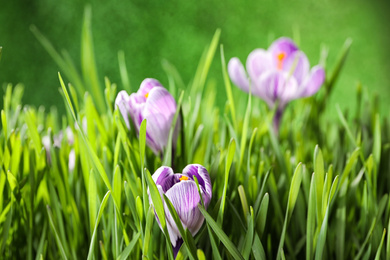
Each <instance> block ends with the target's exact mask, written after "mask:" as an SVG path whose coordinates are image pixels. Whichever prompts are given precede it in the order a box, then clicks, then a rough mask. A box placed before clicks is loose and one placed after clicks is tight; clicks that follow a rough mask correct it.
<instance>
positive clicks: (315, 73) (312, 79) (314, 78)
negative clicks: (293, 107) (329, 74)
mask: <svg viewBox="0 0 390 260" xmlns="http://www.w3.org/2000/svg"><path fill="white" fill-rule="evenodd" d="M324 81H325V70H324V68H322V67H321V66H319V65H317V66H314V67H313V68H312V69H311V71H310V75H309V76H308V77H307V78H306V79H305V81H304V84H303V93H302V94H301V96H302V97H309V96H312V95H314V94H315V93H317V91H318V90H319V89H320V87H321V85H322V84H323V83H324Z"/></svg>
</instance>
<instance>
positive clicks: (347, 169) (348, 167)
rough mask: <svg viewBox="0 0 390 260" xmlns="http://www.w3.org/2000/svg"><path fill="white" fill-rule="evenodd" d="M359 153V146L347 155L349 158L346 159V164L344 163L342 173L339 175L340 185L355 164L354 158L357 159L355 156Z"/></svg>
mask: <svg viewBox="0 0 390 260" xmlns="http://www.w3.org/2000/svg"><path fill="white" fill-rule="evenodd" d="M359 153H360V147H358V148H356V149H355V150H354V151H353V153H352V154H351V156H350V157H349V159H348V161H347V164H346V165H345V168H344V171H343V174H342V176H341V181H340V185H342V184H343V183H344V181H345V180H346V179H347V177H348V175H349V173H350V172H351V170H352V167H353V165H354V164H355V162H356V160H357V158H358V156H359Z"/></svg>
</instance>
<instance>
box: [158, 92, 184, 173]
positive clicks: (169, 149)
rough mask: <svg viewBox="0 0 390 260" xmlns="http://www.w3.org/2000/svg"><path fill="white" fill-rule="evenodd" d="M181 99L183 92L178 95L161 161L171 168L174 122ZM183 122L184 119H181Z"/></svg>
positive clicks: (176, 118)
mask: <svg viewBox="0 0 390 260" xmlns="http://www.w3.org/2000/svg"><path fill="white" fill-rule="evenodd" d="M183 97H184V91H182V92H181V93H180V97H179V100H178V102H177V107H176V112H175V116H174V117H173V120H172V124H171V129H170V130H169V136H168V143H167V147H166V149H165V154H164V160H163V165H165V166H171V165H172V161H173V160H172V159H173V158H172V154H173V151H172V143H173V133H174V132H175V128H176V122H177V120H178V119H179V115H180V109H181V103H182V102H183ZM181 120H184V119H181Z"/></svg>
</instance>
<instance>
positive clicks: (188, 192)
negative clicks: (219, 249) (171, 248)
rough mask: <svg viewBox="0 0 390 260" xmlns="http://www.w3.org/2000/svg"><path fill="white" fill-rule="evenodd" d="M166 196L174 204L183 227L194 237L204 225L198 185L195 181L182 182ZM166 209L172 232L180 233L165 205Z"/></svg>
mask: <svg viewBox="0 0 390 260" xmlns="http://www.w3.org/2000/svg"><path fill="white" fill-rule="evenodd" d="M165 195H166V196H167V197H168V199H169V200H170V201H171V202H172V205H173V207H174V208H175V210H176V212H177V214H178V216H179V217H180V220H181V222H182V224H183V227H184V228H188V230H189V231H190V232H191V234H192V235H193V236H194V235H195V234H196V233H197V232H198V231H199V229H200V227H201V226H202V224H203V215H202V213H200V211H199V209H198V204H199V203H200V197H199V193H198V188H197V186H196V183H195V182H194V181H193V180H187V181H181V182H179V183H177V184H175V185H174V186H173V187H172V188H171V189H169V190H168V191H167V192H166V193H165ZM164 207H165V214H166V217H167V220H168V221H167V222H169V223H173V224H172V226H171V228H172V231H174V233H175V232H178V230H177V227H176V225H175V224H174V221H173V219H172V216H171V214H169V210H168V208H167V206H166V205H165V206H164ZM169 235H170V234H169ZM171 242H172V238H171ZM175 242H176V241H175ZM172 244H173V242H172Z"/></svg>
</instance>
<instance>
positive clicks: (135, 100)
mask: <svg viewBox="0 0 390 260" xmlns="http://www.w3.org/2000/svg"><path fill="white" fill-rule="evenodd" d="M115 104H116V106H117V107H118V108H119V111H120V112H121V114H122V116H123V118H124V120H125V123H126V126H127V128H128V129H130V121H129V117H130V118H131V120H132V121H133V125H134V127H135V128H136V131H137V134H139V129H140V127H141V123H142V121H143V120H144V119H146V121H147V124H146V143H147V144H148V146H149V147H150V148H151V149H152V150H153V152H154V153H155V154H158V153H160V152H163V151H164V148H165V147H166V146H167V142H168V136H169V131H170V129H171V125H172V120H173V117H174V115H175V113H176V101H175V99H174V98H173V97H172V95H171V94H170V93H169V92H168V90H166V89H165V88H164V87H163V86H162V85H161V83H160V82H159V81H158V80H156V79H151V78H147V79H145V80H144V81H142V83H141V86H140V88H139V90H138V92H137V93H132V94H131V95H130V96H129V95H128V94H127V92H126V91H124V90H122V91H120V92H119V93H118V96H117V97H116V100H115ZM179 121H180V119H179V118H178V120H177V122H176V127H175V131H174V135H173V139H172V141H173V148H175V146H176V139H177V134H178V126H179Z"/></svg>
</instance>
